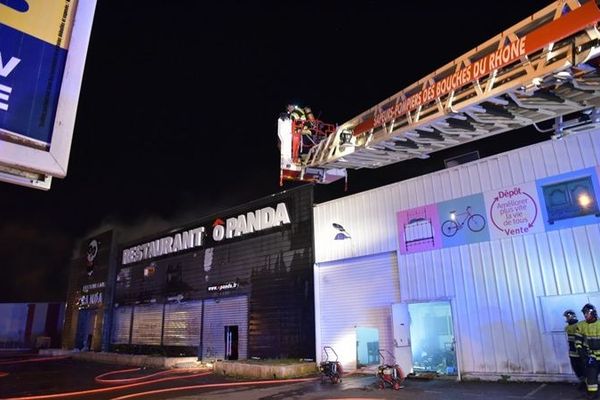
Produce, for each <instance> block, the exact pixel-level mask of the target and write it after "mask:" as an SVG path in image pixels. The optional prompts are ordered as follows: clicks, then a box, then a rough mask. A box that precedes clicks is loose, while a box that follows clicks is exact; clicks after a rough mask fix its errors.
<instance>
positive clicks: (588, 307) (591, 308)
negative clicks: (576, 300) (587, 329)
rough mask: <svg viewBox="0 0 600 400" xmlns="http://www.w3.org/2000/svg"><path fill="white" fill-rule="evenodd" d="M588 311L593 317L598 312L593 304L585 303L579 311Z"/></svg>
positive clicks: (596, 315)
mask: <svg viewBox="0 0 600 400" xmlns="http://www.w3.org/2000/svg"><path fill="white" fill-rule="evenodd" d="M588 311H591V312H592V315H593V316H594V317H596V318H597V317H598V313H597V312H596V307H594V305H593V304H590V303H587V304H586V305H584V306H583V308H582V309H581V312H582V313H584V314H586V313H587V312H588Z"/></svg>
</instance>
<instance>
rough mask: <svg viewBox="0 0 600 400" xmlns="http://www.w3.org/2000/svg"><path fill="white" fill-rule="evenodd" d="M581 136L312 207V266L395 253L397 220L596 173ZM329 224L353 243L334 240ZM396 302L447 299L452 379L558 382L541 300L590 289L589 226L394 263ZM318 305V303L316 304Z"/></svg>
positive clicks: (554, 339) (596, 266) (592, 237)
mask: <svg viewBox="0 0 600 400" xmlns="http://www.w3.org/2000/svg"><path fill="white" fill-rule="evenodd" d="M599 160H600V136H599V135H598V133H597V132H592V133H580V134H577V135H574V136H569V137H567V138H565V139H563V140H560V141H549V142H544V143H542V144H538V145H533V146H529V147H525V148H522V149H519V150H515V151H512V152H508V153H504V154H501V155H498V156H494V157H490V158H487V159H483V160H480V161H477V162H474V163H470V164H466V165H462V166H458V167H455V168H452V169H447V170H443V171H440V172H436V173H434V174H429V175H426V176H423V177H419V178H416V179H412V180H409V181H404V182H400V183H397V184H393V185H389V186H385V187H382V188H379V189H376V190H372V191H369V192H364V193H360V194H357V195H354V196H350V197H347V198H344V199H340V200H336V201H332V202H328V203H324V204H321V205H318V206H317V207H316V208H315V243H316V247H315V253H316V260H317V262H319V263H323V262H328V261H331V260H336V259H346V258H351V257H356V256H365V255H369V254H376V253H381V252H389V251H395V250H396V249H397V244H396V240H397V227H396V212H397V211H400V210H404V209H409V208H413V207H416V206H421V205H426V204H430V203H437V202H441V201H445V200H450V199H454V198H459V197H463V196H467V195H471V194H476V193H481V192H485V191H488V190H493V189H500V188H503V187H506V186H510V185H512V184H521V183H525V182H531V181H535V180H536V179H540V178H544V177H547V176H553V175H557V174H560V173H565V172H570V171H574V170H578V169H581V168H586V167H592V166H596V165H598V164H600V162H599ZM334 222H335V223H338V224H341V225H343V226H344V228H345V229H346V230H347V231H348V233H349V234H350V235H351V237H352V239H349V240H339V241H334V240H333V237H334V236H335V233H336V230H335V229H334V228H333V227H332V223H334ZM398 266H399V281H400V287H401V298H402V301H408V302H410V301H423V300H433V299H439V298H452V299H453V306H454V307H455V310H454V313H455V316H456V321H455V324H456V334H457V339H458V356H459V362H460V367H461V371H463V373H470V372H472V373H475V374H481V375H483V374H488V373H489V374H509V375H510V374H512V375H517V374H522V375H529V374H532V375H538V374H566V373H570V366H569V364H568V359H567V357H566V352H565V351H563V350H564V346H563V345H562V342H563V340H564V337H563V335H560V334H551V333H544V332H543V331H544V329H543V321H542V320H541V317H542V310H541V306H540V296H550V295H566V294H574V293H582V292H588V293H589V292H596V291H598V290H599V285H600V282H599V275H600V274H598V272H597V271H598V270H600V229H599V226H598V225H597V224H596V225H587V226H581V227H576V228H569V229H563V230H560V231H551V232H544V233H538V234H534V235H525V236H517V237H512V238H509V239H503V240H495V241H491V242H483V243H477V244H470V245H463V246H460V247H453V248H445V249H441V250H434V251H430V252H424V253H416V254H410V255H401V256H399V258H398ZM322 301H323V299H321V302H322Z"/></svg>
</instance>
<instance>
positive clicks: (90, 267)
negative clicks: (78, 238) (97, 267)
mask: <svg viewBox="0 0 600 400" xmlns="http://www.w3.org/2000/svg"><path fill="white" fill-rule="evenodd" d="M98 247H100V242H98V241H97V240H96V239H93V240H91V241H90V242H89V243H88V248H87V254H86V260H87V262H86V267H87V274H88V276H92V274H93V273H94V260H95V259H96V256H97V255H98Z"/></svg>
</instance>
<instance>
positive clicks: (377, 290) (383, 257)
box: [317, 253, 400, 370]
mask: <svg viewBox="0 0 600 400" xmlns="http://www.w3.org/2000/svg"><path fill="white" fill-rule="evenodd" d="M318 269H319V278H318V279H319V293H318V294H319V300H318V304H319V311H320V315H321V317H320V322H321V324H320V325H321V328H320V330H319V332H317V334H320V340H317V342H320V343H321V346H332V347H333V348H334V350H335V351H336V353H337V354H338V356H339V358H340V362H341V363H342V366H343V367H344V369H346V370H354V369H356V328H357V327H365V328H376V329H377V330H378V332H379V348H381V349H389V350H390V351H391V350H393V348H394V343H393V333H392V320H391V306H392V304H394V303H399V302H400V283H399V280H398V264H397V258H396V253H384V254H377V255H373V256H369V257H360V258H353V259H349V260H341V261H335V262H331V263H326V264H321V265H319V267H318ZM320 352H321V349H317V355H318V353H320Z"/></svg>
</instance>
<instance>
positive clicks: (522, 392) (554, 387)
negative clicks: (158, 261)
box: [0, 353, 581, 400]
mask: <svg viewBox="0 0 600 400" xmlns="http://www.w3.org/2000/svg"><path fill="white" fill-rule="evenodd" d="M0 372H2V374H0V398H1V399H8V398H12V399H18V398H20V399H22V400H25V399H30V400H33V399H39V400H42V399H61V398H65V399H67V398H68V399H120V400H125V399H145V400H150V399H152V400H155V399H179V400H184V399H185V400H191V399H206V400H217V399H228V400H246V399H265V400H267V399H268V400H283V399H310V400H312V399H345V398H352V399H392V398H393V399H423V400H437V399H450V400H453V399H456V400H458V399H461V400H462V399H473V400H477V399H482V400H483V399H485V400H499V399H540V400H541V399H543V400H559V399H560V400H564V399H576V398H578V397H580V395H581V394H580V393H578V392H577V391H576V390H575V388H574V387H573V385H571V384H569V383H540V382H530V383H515V382H456V381H453V380H445V379H433V380H421V379H407V380H406V381H405V382H404V387H403V388H402V389H400V390H398V391H394V390H391V389H384V390H380V389H379V388H378V387H377V379H376V377H375V376H374V375H372V374H369V375H366V374H351V375H347V376H344V377H343V380H342V382H341V383H339V384H335V385H334V384H332V383H330V382H329V381H326V382H325V383H321V380H320V379H319V376H317V375H315V376H312V377H308V378H303V379H298V380H276V381H264V380H261V381H256V380H237V379H233V378H229V377H224V376H220V375H216V374H213V373H212V371H211V370H208V369H187V370H185V369H180V370H178V371H174V370H155V369H136V368H133V367H126V366H123V365H110V364H101V363H94V362H87V361H79V360H74V359H71V358H69V357H40V356H37V355H35V354H28V353H11V354H9V353H5V354H3V355H2V358H1V359H0Z"/></svg>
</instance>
